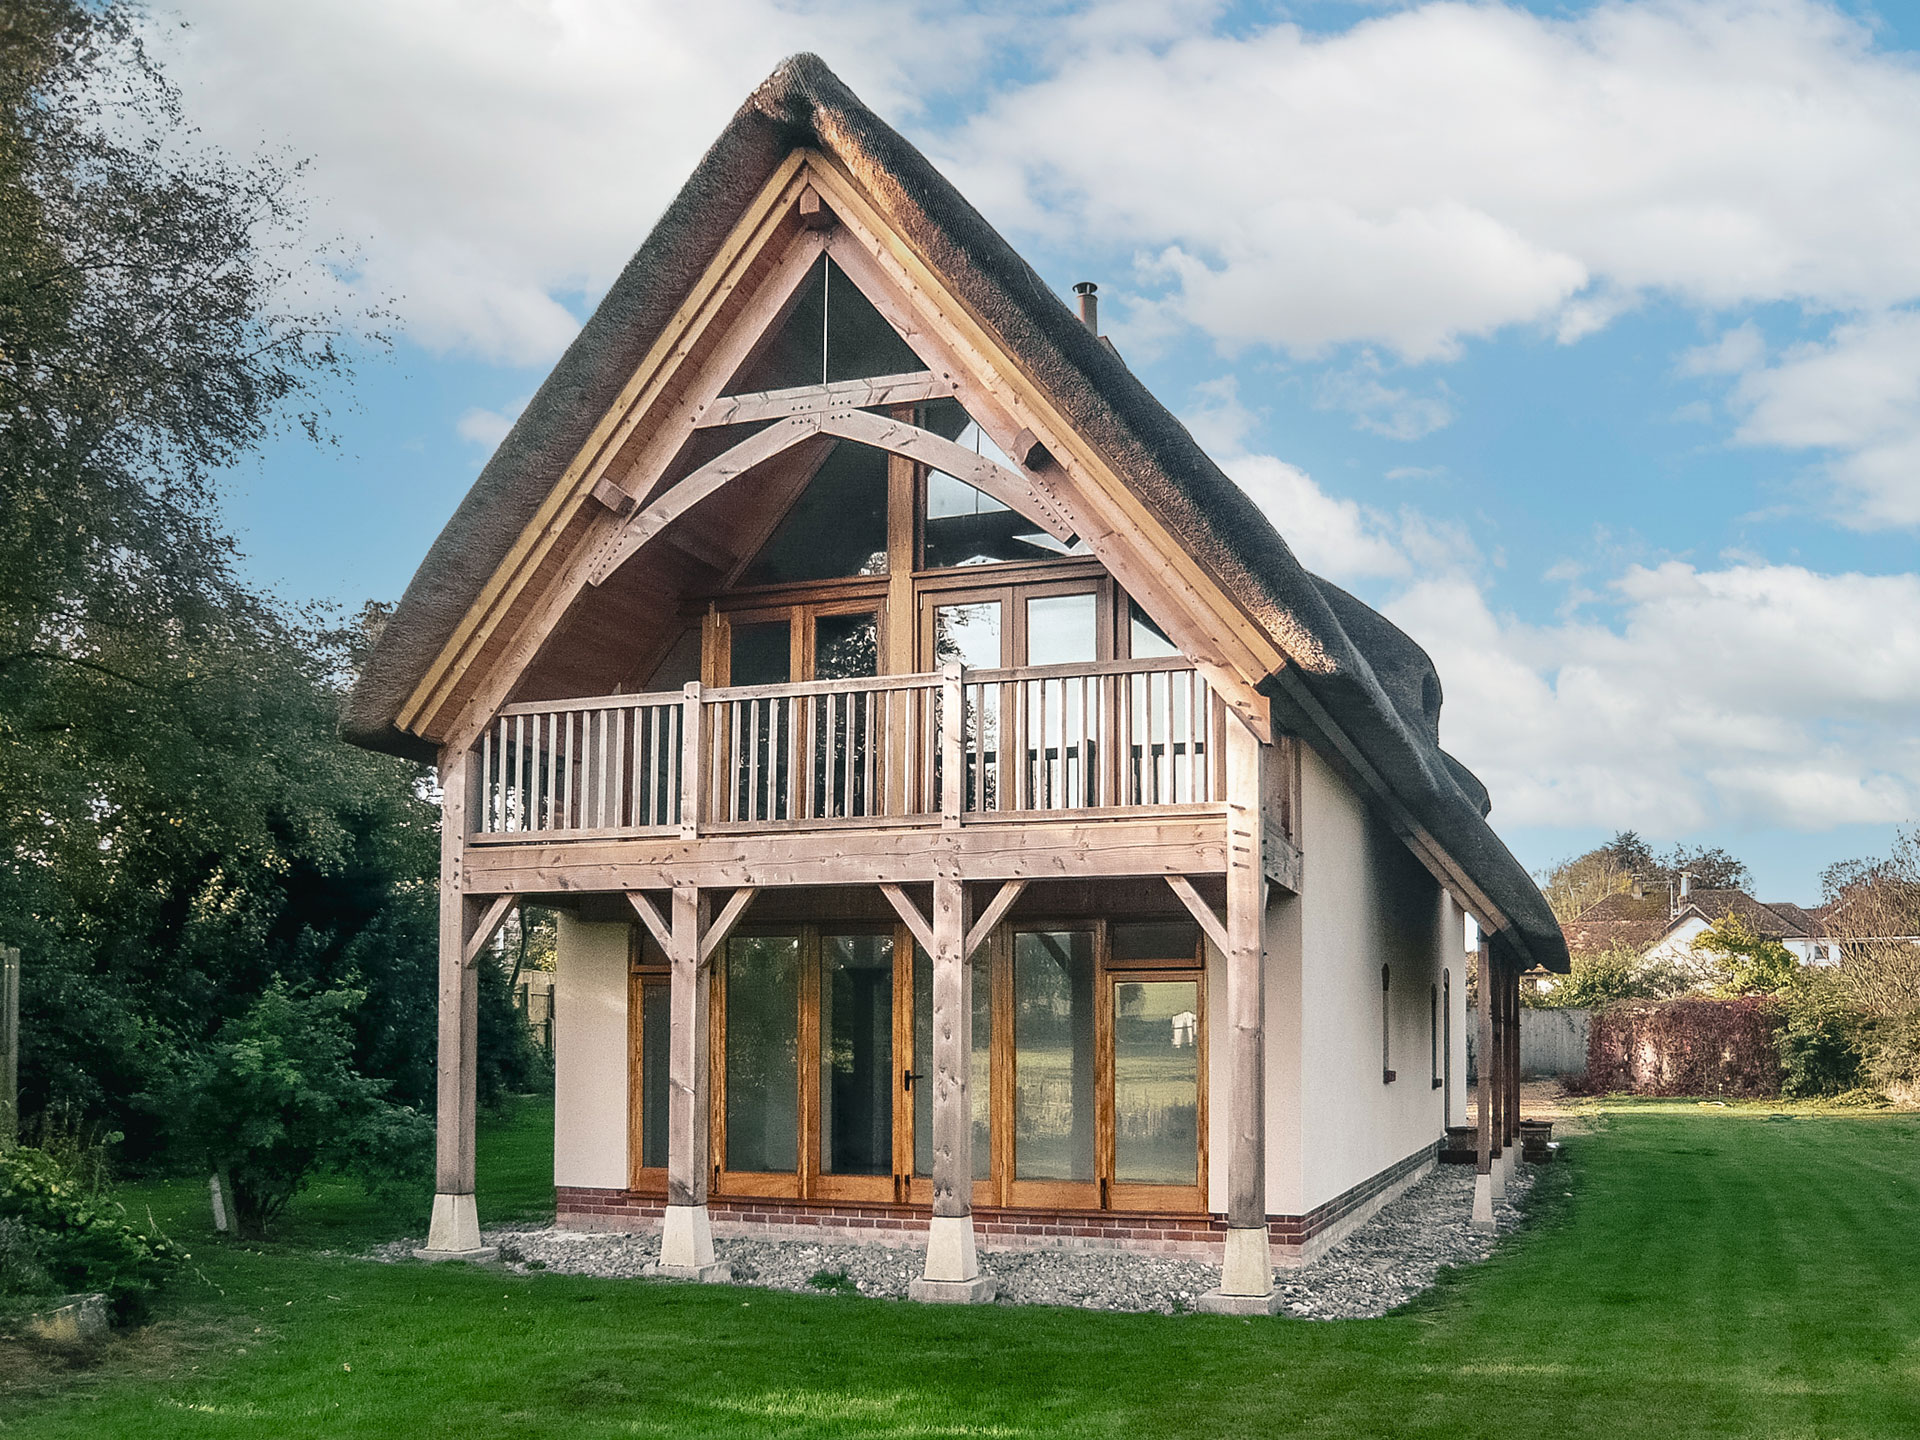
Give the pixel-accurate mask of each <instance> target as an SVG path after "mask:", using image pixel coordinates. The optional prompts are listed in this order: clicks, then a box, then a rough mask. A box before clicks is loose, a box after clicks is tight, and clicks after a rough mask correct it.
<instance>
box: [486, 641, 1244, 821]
mask: <svg viewBox="0 0 1920 1440" xmlns="http://www.w3.org/2000/svg"><path fill="white" fill-rule="evenodd" d="M1225 721H1226V715H1225V709H1224V707H1223V705H1222V704H1221V702H1220V700H1219V698H1218V697H1217V696H1215V695H1214V693H1213V692H1212V690H1211V689H1210V688H1209V687H1208V685H1207V683H1206V681H1205V680H1204V679H1202V678H1201V676H1200V675H1199V674H1198V673H1197V672H1195V671H1194V670H1193V668H1192V667H1191V666H1189V665H1186V664H1184V663H1181V662H1170V661H1167V660H1131V661H1124V660H1123V661H1106V662H1099V663H1094V664H1085V665H1051V666H1037V667H1030V668H1023V669H996V670H967V669H964V668H962V667H960V666H958V665H954V666H949V667H948V668H947V669H946V670H944V671H942V672H939V673H930V674H920V675H889V676H878V677H867V678H861V679H852V680H817V681H811V682H808V683H803V684H791V685H754V686H735V687H728V688H721V689H711V688H703V687H701V686H699V685H689V686H687V687H686V689H685V690H684V691H683V692H667V693H662V694H648V695H602V696H596V697H593V698H588V699H573V700H553V701H536V702H531V703H526V704H517V705H509V706H507V707H506V708H504V709H503V710H501V712H500V713H499V715H498V716H497V717H496V719H495V720H494V722H493V723H492V724H491V725H490V726H489V727H488V729H487V731H486V732H485V734H484V735H483V736H482V737H481V739H480V741H479V742H478V743H477V744H476V746H475V751H474V755H475V760H476V761H477V765H478V785H477V790H476V792H475V794H474V798H473V801H472V802H470V830H471V833H472V836H473V838H474V839H475V840H476V841H478V842H481V843H482V844H486V843H493V844H500V843H507V844H512V843H522V844H524V843H530V842H533V843H538V842H545V841H549V840H554V841H560V840H608V839H617V838H622V837H662V836H678V837H683V838H685V837H698V836H707V835H723V834H751V833H773V832H781V831H825V830H834V829H842V828H861V829H875V828H880V829H887V828H900V829H920V828H935V829H939V828H957V827H965V826H968V825H978V824H980V823H982V822H992V823H996V824H1006V823H1017V822H1022V821H1048V820H1055V821H1061V820H1095V819H1102V818H1106V819H1115V820H1124V819H1138V818H1141V817H1143V816H1155V817H1173V816H1183V815H1184V816H1194V817H1201V816H1217V815H1221V814H1223V813H1224V807H1225V799H1226V774H1225V754H1226V746H1225V741H1224V729H1223V727H1224V725H1225Z"/></svg>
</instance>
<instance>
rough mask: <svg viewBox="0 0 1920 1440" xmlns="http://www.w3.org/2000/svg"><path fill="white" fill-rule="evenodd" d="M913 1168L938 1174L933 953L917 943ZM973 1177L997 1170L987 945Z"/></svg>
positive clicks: (979, 971)
mask: <svg viewBox="0 0 1920 1440" xmlns="http://www.w3.org/2000/svg"><path fill="white" fill-rule="evenodd" d="M913 1070H914V1073H915V1074H916V1075H918V1076H919V1077H920V1078H919V1079H918V1080H916V1081H914V1082H913V1173H914V1174H916V1175H931V1174H933V957H932V956H930V955H928V954H927V952H926V951H925V950H923V949H921V948H920V947H919V946H918V945H916V946H914V947H913ZM967 1086H968V1095H969V1098H970V1099H971V1100H972V1102H973V1104H972V1109H973V1178H974V1179H976V1180H985V1179H986V1178H987V1177H988V1176H990V1175H992V1174H993V1104H992V1100H993V1091H992V1087H993V971H992V967H991V966H989V965H988V964H987V960H986V954H985V951H984V949H983V950H982V952H981V953H980V954H978V955H976V956H975V957H974V961H973V1071H972V1074H970V1075H969V1076H968V1077H967Z"/></svg>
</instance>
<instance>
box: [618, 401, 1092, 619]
mask: <svg viewBox="0 0 1920 1440" xmlns="http://www.w3.org/2000/svg"><path fill="white" fill-rule="evenodd" d="M815 435H832V436H835V437H836V438H838V439H841V440H852V441H854V442H856V443H858V444H861V445H871V446H872V447H873V448H874V449H876V450H884V451H886V452H888V453H889V454H892V455H903V456H905V457H906V458H907V459H909V460H919V461H922V462H924V463H926V464H928V465H932V466H934V467H936V468H937V469H940V470H944V471H945V472H946V473H947V474H949V475H952V476H954V477H955V478H956V479H959V480H964V481H966V482H967V484H969V485H971V486H973V487H974V488H975V489H976V490H982V491H984V492H986V493H987V494H988V495H991V496H992V497H993V498H994V499H996V500H998V501H999V502H1000V503H1001V504H1003V505H1005V506H1007V507H1008V508H1009V509H1012V510H1015V511H1018V512H1020V513H1021V514H1023V515H1026V516H1028V517H1029V518H1031V519H1032V520H1033V521H1034V523H1035V524H1037V525H1039V526H1040V528H1041V529H1043V530H1045V531H1046V532H1047V533H1048V534H1049V535H1051V536H1053V537H1054V538H1055V539H1056V540H1063V541H1070V540H1072V539H1073V538H1074V534H1073V528H1072V527H1071V526H1070V525H1069V524H1068V523H1067V522H1066V520H1064V519H1063V518H1062V517H1061V515H1060V513H1059V512H1058V511H1057V510H1056V509H1055V508H1054V507H1053V506H1052V505H1051V504H1050V503H1048V502H1047V501H1045V500H1044V499H1042V498H1041V496H1040V495H1039V494H1037V493H1036V492H1035V490H1034V489H1033V487H1032V486H1030V485H1029V484H1028V483H1027V481H1026V480H1025V479H1024V478H1023V477H1022V476H1020V475H1018V474H1016V473H1015V472H1014V471H1012V470H1009V469H1008V468H1007V467H1006V466H1004V465H1002V464H1000V463H999V462H998V461H995V460H989V459H988V458H987V457H986V456H984V455H976V454H974V453H973V451H971V450H969V449H967V448H966V447H965V446H964V445H957V444H955V443H954V442H953V441H951V440H949V439H947V438H946V437H945V436H942V435H936V434H934V433H933V432H932V431H931V430H922V429H921V428H920V427H919V426H917V425H909V424H907V423H906V422H905V421H903V420H888V419H885V418H883V417H882V416H879V415H869V414H868V413H867V412H866V411H864V410H842V411H836V412H832V413H826V414H811V415H793V416H789V417H788V418H787V419H785V420H782V421H780V422H779V423H778V424H775V425H770V426H768V427H767V428H766V429H765V430H762V431H760V433H759V434H757V435H752V436H749V437H748V438H747V439H745V440H742V441H741V442H740V443H739V444H738V445H736V446H734V447H733V448H732V449H731V450H729V451H727V452H726V454H724V455H720V456H717V457H715V458H714V459H712V460H709V461H708V462H707V463H706V464H705V465H702V466H701V467H700V468H699V469H698V470H695V471H694V472H693V473H692V474H690V475H688V476H687V477H686V478H685V479H684V480H682V481H680V483H679V484H677V485H675V486H674V487H673V488H672V489H670V490H668V491H667V492H666V493H665V494H664V495H662V496H661V497H660V498H659V499H658V500H656V501H654V502H653V504H651V505H649V506H647V508H646V509H644V510H642V511H641V512H640V513H639V514H638V515H635V516H634V517H633V518H632V519H631V520H629V521H628V522H627V523H626V524H625V525H623V526H621V528H620V529H619V530H618V531H616V532H615V533H614V534H613V536H612V537H611V538H610V539H609V540H608V541H607V543H606V545H605V546H604V547H603V548H602V549H601V552H600V554H599V556H598V557H596V558H595V560H594V562H593V567H592V568H591V569H590V570H589V571H588V572H587V580H588V582H589V583H591V584H594V585H600V584H604V583H605V582H606V580H607V578H608V577H609V576H611V575H612V574H613V573H614V572H615V571H616V570H618V569H619V568H620V567H621V566H622V565H624V564H626V563H627V561H628V560H630V559H632V558H633V556H634V554H635V553H636V552H638V551H639V550H640V548H641V547H642V546H644V545H645V544H646V543H647V542H648V541H650V540H652V539H653V538H654V537H655V536H657V535H658V534H659V533H660V532H661V531H662V530H665V529H666V528H667V526H669V525H671V524H672V523H673V522H674V521H675V520H678V519H679V518H680V517H681V516H682V515H684V514H686V513H687V512H688V511H689V510H691V509H693V507H694V506H696V505H698V504H699V503H700V502H701V501H702V500H705V499H707V498H708V497H709V496H711V495H713V494H714V493H715V492H717V491H719V490H720V489H721V488H723V487H724V486H725V485H726V484H727V483H728V482H729V481H732V480H736V479H738V478H739V477H740V476H742V475H744V474H746V472H747V471H749V470H751V469H753V468H754V467H755V466H757V465H764V464H765V463H766V462H767V461H769V460H772V459H774V458H775V457H776V456H778V455H781V454H783V453H785V452H786V451H788V450H791V449H792V448H793V447H794V446H796V445H799V444H802V443H803V442H805V441H807V440H809V439H811V438H812V437H813V436H815ZM1036 512H1037V513H1036Z"/></svg>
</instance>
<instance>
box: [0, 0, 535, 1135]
mask: <svg viewBox="0 0 1920 1440" xmlns="http://www.w3.org/2000/svg"><path fill="white" fill-rule="evenodd" d="M296 179H297V169H295V168H289V167H287V166H284V165H281V164H278V163H276V162H274V161H271V160H259V159H256V160H253V161H250V162H248V163H246V164H236V163H234V162H232V161H230V160H228V159H226V158H224V157H221V156H219V155H215V154H212V153H210V152H209V151H208V150H207V149H206V147H204V146H203V145H200V144H199V143H198V142H197V141H196V139H195V138H194V136H193V134H192V131H191V129H190V127H189V126H188V125H187V124H186V121H185V118H184V116H183V114H182V110H181V104H180V99H179V96H178V94H177V93H176V92H175V91H174V90H173V89H172V87H170V86H169V85H168V84H167V82H166V80H165V78H164V76H162V75H161V74H160V72H159V71H158V69H157V68H156V67H155V66H154V64H153V63H152V62H151V60H150V59H149V57H148V56H147V55H146V54H145V52H144V51H143V50H142V49H141V47H140V45H139V43H138V39H137V36H136V34H135V32H134V29H133V27H132V25H131V24H130V23H129V19H128V11H127V10H126V9H124V8H123V7H122V6H120V5H118V4H112V3H110V4H106V5H95V4H91V3H86V4H82V3H76V0H14V3H12V4H9V5H7V6H6V7H4V9H0V934H4V935H5V937H6V939H7V941H8V943H11V944H19V945H21V946H22V947H23V948H24V949H25V950H26V951H27V953H28V954H29V955H31V956H32V963H31V965H29V966H28V967H27V968H26V970H25V974H24V993H23V995H22V1003H23V1010H24V1011H25V1012H26V1014H27V1016H28V1018H29V1024H28V1026H27V1036H26V1044H25V1046H24V1052H23V1055H22V1072H23V1073H22V1082H23V1084H22V1089H23V1095H24V1097H25V1099H26V1101H27V1104H28V1106H29V1107H30V1108H31V1107H45V1106H47V1105H49V1104H50V1103H55V1102H64V1103H66V1104H68V1105H71V1106H72V1107H73V1108H75V1109H76V1110H78V1111H80V1112H81V1113H83V1114H85V1115H88V1116H90V1117H93V1118H95V1119H98V1120H103V1121H104V1122H105V1123H106V1124H107V1125H108V1126H109V1127H110V1128H113V1129H116V1130H122V1131H124V1132H125V1133H126V1137H127V1151H128V1154H129V1158H131V1159H134V1160H136V1161H137V1160H139V1159H141V1158H143V1157H145V1156H147V1155H148V1154H150V1153H151V1152H152V1150H153V1149H154V1148H155V1146H156V1145H157V1144H158V1143H159V1142H160V1140H161V1138H162V1134H163V1130H162V1127H161V1125H160V1123H159V1122H160V1118H161V1117H160V1115H159V1114H156V1113H155V1111H154V1110H153V1109H152V1108H150V1107H148V1106H146V1105H145V1104H143V1097H150V1096H151V1094H152V1092H153V1079H152V1077H154V1076H155V1075H161V1074H166V1073H169V1072H170V1070H171V1069H172V1068H174V1067H176V1066H178V1065H180V1064H184V1063H186V1062H187V1060H188V1059H189V1058H190V1057H192V1056H194V1055H197V1054H200V1053H202V1050H203V1047H204V1046H205V1045H206V1044H208V1043H210V1042H211V1040H212V1037H213V1036H214V1035H215V1034H216V1033H217V1032H219V1030H220V1028H221V1027H222V1025H223V1024H225V1023H226V1022H229V1021H234V1020H237V1019H238V1017H241V1016H243V1015H245V1014H247V1013H249V1011H250V1007H251V1006H252V1005H253V1004H254V1003H255V1001H256V1000H257V998H258V997H259V996H261V995H262V994H263V993H264V992H266V991H267V990H268V989H269V988H270V987H271V986H272V985H273V984H275V983H276V981H284V982H285V984H286V985H288V986H290V987H292V988H293V989H294V990H295V991H297V992H298V993H302V994H306V993H321V992H343V993H352V994H355V995H358V996H360V997H362V998H361V999H360V1000H359V1001H358V1002H357V1004H356V1006H355V1008H354V1009H353V1011H352V1013H351V1015H350V1016H348V1017H347V1021H348V1023H349V1025H350V1033H351V1035H352V1040H353V1050H352V1055H351V1060H352V1064H353V1066H354V1068H355V1069H356V1070H357V1071H359V1072H361V1073H363V1074H368V1075H373V1076H377V1077H381V1078H384V1079H387V1080H389V1081H390V1082H391V1084H392V1087H393V1088H392V1094H393V1095H394V1096H395V1097H396V1098H398V1099H401V1100H403V1101H407V1102H411V1103H415V1104H421V1105H424V1104H428V1103H430V1102H431V1100H432V1097H433V1047H432V1045H431V1043H425V1042H427V1040H428V1037H430V1036H431V1035H432V1033H433V1015H434V1009H435V985H436V982H435V968H436V952H437V934H436V932H437V921H436V918H435V903H434V886H435V877H436V872H437V867H438V843H437V834H438V824H439V814H438V810H437V807H436V806H435V805H434V804H433V803H432V801H431V799H430V798H429V785H428V781H429V776H428V775H427V773H426V772H425V771H424V770H423V769H422V768H421V767H419V766H416V765H412V764H408V763H406V762H403V761H399V760H395V759H393V758H391V757H383V756H376V755H371V754H368V753H366V752H364V751H358V750H354V749H352V748H350V747H347V746H345V745H343V744H341V743H340V742H339V741H338V739H337V738H336V733H335V732H336V727H337V723H338V718H339V711H340V705H341V698H342V695H343V693H344V688H345V686H346V684H347V681H348V678H349V677H350V676H351V674H352V673H353V672H354V669H355V668H356V666H357V664H358V662H359V660H360V658H361V656H362V655H363V653H364V650H365V648H366V646H367V644H368V642H369V637H370V635H371V633H372V630H373V628H375V627H377V625H378V624H379V623H380V621H381V619H382V616H381V614H380V612H379V611H377V609H373V608H370V609H369V610H368V611H367V612H365V613H363V614H362V615H361V616H360V617H358V618H357V619H355V620H353V621H349V622H346V623H341V622H339V621H337V620H333V619H329V618H328V617H324V616H319V615H304V614H291V613H289V612H288V611H287V610H286V609H285V608H284V607H282V606H280V605H277V604H275V603H273V602H271V601H269V600H266V599H263V598H261V597H259V596H256V595H254V594H251V593H250V592H249V591H248V590H247V589H246V587H245V586H243V585H242V584H241V583H240V582H239V580H238V579H237V578H236V576H235V573H234V568H233V547H232V543H231V541H230V539H229V538H228V537H227V535H226V534H225V532H224V530H223V529H222V527H221V524H220V517H219V509H218V501H219V481H220V477H221V474H222V471H223V469H224V468H225V467H226V466H228V465H230V464H231V463H232V462H233V461H234V460H235V459H237V458H239V457H240V456H241V455H243V454H244V453H246V452H247V451H248V450H249V449H250V448H252V447H253V446H255V445H256V444H257V443H258V442H259V441H260V440H261V439H262V438H263V437H265V436H266V435H267V434H269V433H270V432H272V430H273V429H274V428H275V427H277V426H287V425H291V426H295V427H297V428H299V429H303V430H305V431H307V432H308V433H310V434H314V435H318V434H319V433H320V424H321V418H322V417H321V414H320V411H319V409H318V407H317V406H316V405H315V404H314V402H313V398H312V397H313V390H314V388H315V385H316V383H317V382H320V381H331V380H335V379H338V378H340V377H342V376H344V375H345V374H346V373H347V359H348V355H349V353H350V350H351V348H352V345H353V344H358V343H360V342H362V341H366V340H369V339H371V340H375V341H377V339H378V337H377V336H373V335H371V334H370V331H369V328H368V325H369V321H368V317H365V316H357V317H356V316H350V315H346V314H342V313H339V312H338V311H337V310H336V311H329V310H328V309H326V307H324V306H319V307H314V308H310V309H302V308H300V306H299V305H298V304H297V303H296V302H293V301H289V300H288V299H287V297H289V296H299V295H301V294H303V293H319V294H338V293H340V287H339V286H338V285H337V284H336V283H335V277H334V276H333V275H332V273H330V271H329V270H328V268H327V266H326V264H325V263H324V262H323V261H313V260H307V259H303V258H301V256H302V254H303V252H302V251H301V250H300V249H298V248H297V247H296V246H295V245H294V242H293V239H292V238H291V237H292V234H293V232H294V231H295V230H296V229H297V228H298V223H299V218H300V209H299V201H298V191H297V186H296V184H295V181H296ZM503 991H504V987H501V986H485V987H483V1004H484V1005H486V1006H487V1007H488V1015H489V1017H490V1019H489V1025H488V1027H487V1030H486V1033H487V1034H489V1035H490V1036H495V1037H499V1036H507V1037H508V1041H511V1039H512V1036H511V1032H510V1029H509V1027H507V1026H506V1025H504V1024H502V1023H500V1014H499V1012H501V1011H502V1009H503V1007H504V1006H505V1004H506V1001H505V999H504V994H503ZM490 1043H492V1042H490ZM502 1043H507V1042H502ZM518 1053H519V1051H517V1050H512V1049H509V1050H508V1051H501V1050H500V1047H499V1045H498V1044H495V1045H494V1048H493V1049H492V1050H490V1051H489V1054H488V1057H487V1063H486V1064H483V1070H484V1071H486V1072H487V1073H489V1074H491V1075H492V1076H494V1077H495V1079H496V1083H498V1084H513V1085H519V1084H525V1083H529V1082H531V1081H533V1080H535V1079H536V1078H537V1075H536V1073H535V1071H534V1070H533V1069H531V1068H529V1066H527V1065H526V1064H524V1063H522V1062H521V1061H520V1060H516V1059H514V1058H513V1056H514V1055H517V1054H518ZM503 1055H504V1056H505V1058H504V1059H503V1058H502V1056H503Z"/></svg>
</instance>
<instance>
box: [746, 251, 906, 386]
mask: <svg viewBox="0 0 1920 1440" xmlns="http://www.w3.org/2000/svg"><path fill="white" fill-rule="evenodd" d="M926 368H927V366H926V362H925V361H924V360H922V359H921V358H920V357H919V356H918V355H916V354H914V353H913V347H912V346H910V345H908V344H907V342H906V341H905V340H902V339H901V338H900V333H899V332H898V331H897V330H895V329H894V328H893V326H892V325H891V324H890V323H888V321H887V318H886V317H885V316H884V315H882V314H881V313H880V312H879V311H878V310H876V309H874V308H873V302H872V301H871V300H869V299H867V297H866V296H865V295H863V294H861V293H860V287H859V286H858V285H855V284H854V283H853V282H852V281H851V280H849V279H848V278H847V277H846V273H845V272H844V271H842V270H841V268H840V267H839V266H838V265H836V264H834V263H833V261H832V260H830V259H829V258H827V257H826V256H824V255H822V256H821V257H820V258H819V260H817V261H815V262H814V267H813V271H812V273H811V274H810V275H808V277H807V279H806V281H805V282H804V283H803V284H802V285H801V286H800V289H799V291H798V292H797V293H796V294H795V295H794V298H793V301H792V303H791V305H790V307H789V308H788V310H787V314H786V318H785V319H784V320H782V321H781V322H780V323H779V324H778V325H775V326H774V327H773V328H772V329H770V330H769V331H768V332H767V335H766V337H765V338H764V339H763V340H762V341H761V342H760V344H759V346H758V347H757V348H756V349H755V351H754V353H753V355H752V357H751V358H749V359H748V361H747V363H746V364H745V365H743V366H741V367H740V371H739V373H738V374H737V375H735V376H734V379H733V383H732V384H731V385H729V386H727V388H726V393H727V394H729V395H746V394H752V393H754V392H756V391H760V390H791V389H797V388H798V387H800V386H802V385H824V384H827V383H828V382H829V381H833V380H863V379H866V378H867V377H868V376H872V375H905V374H909V373H911V372H913V371H915V370H924V369H926Z"/></svg>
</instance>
